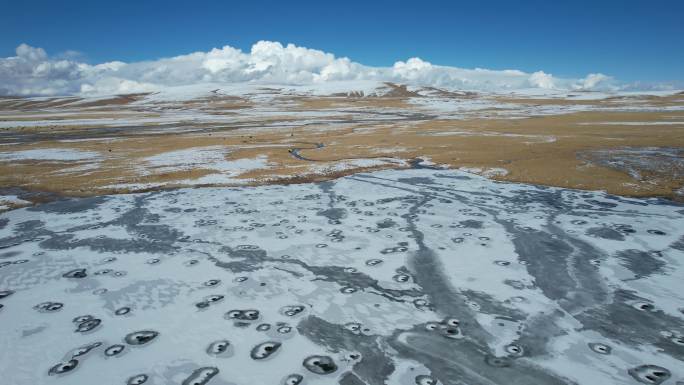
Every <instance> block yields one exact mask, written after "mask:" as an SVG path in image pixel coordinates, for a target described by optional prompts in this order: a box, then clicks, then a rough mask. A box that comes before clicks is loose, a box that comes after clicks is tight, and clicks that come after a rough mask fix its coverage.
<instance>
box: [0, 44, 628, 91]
mask: <svg viewBox="0 0 684 385" xmlns="http://www.w3.org/2000/svg"><path fill="white" fill-rule="evenodd" d="M79 56H80V55H61V56H60V57H51V56H49V55H48V54H47V53H46V52H45V50H43V49H42V48H35V47H31V46H29V45H26V44H22V45H20V46H19V47H17V49H16V56H11V57H5V58H0V95H68V94H75V95H103V94H120V93H132V92H146V91H155V90H162V89H164V88H165V87H172V86H179V85H191V84H197V83H217V84H220V83H224V84H225V83H243V82H250V83H260V84H282V85H307V84H317V83H325V82H331V81H336V82H337V81H346V80H373V81H391V82H397V83H403V84H409V85H416V86H434V87H443V88H449V89H464V90H487V91H506V90H516V89H524V88H543V89H567V90H579V89H589V90H594V89H601V90H612V89H617V88H619V87H620V84H619V83H618V82H617V81H615V79H613V78H611V77H609V76H606V75H603V74H589V75H587V76H586V77H585V78H582V79H565V78H557V77H554V76H553V75H551V74H548V73H546V72H543V71H537V72H534V73H526V72H523V71H518V70H488V69H482V68H475V69H465V68H458V67H450V66H439V65H434V64H432V63H429V62H427V61H425V60H422V59H420V58H416V57H414V58H410V59H408V60H406V61H398V62H396V63H394V65H393V66H391V67H371V66H365V65H363V64H360V63H357V62H354V61H352V60H350V59H349V58H346V57H342V58H338V57H335V56H334V55H333V54H331V53H327V52H323V51H320V50H315V49H310V48H305V47H299V46H296V45H294V44H288V45H282V44H281V43H278V42H272V41H259V42H257V43H256V44H254V45H253V46H252V48H251V50H250V51H249V52H243V51H242V50H240V49H237V48H233V47H231V46H224V47H222V48H214V49H212V50H210V51H208V52H194V53H190V54H186V55H180V56H175V57H170V58H162V59H158V60H151V61H141V62H132V63H125V62H121V61H113V62H107V63H100V64H96V65H91V64H86V63H82V62H79V61H78V57H79Z"/></svg>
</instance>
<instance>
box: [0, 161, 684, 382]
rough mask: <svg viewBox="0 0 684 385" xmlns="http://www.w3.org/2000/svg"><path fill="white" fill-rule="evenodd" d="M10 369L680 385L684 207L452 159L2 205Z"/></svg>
mask: <svg viewBox="0 0 684 385" xmlns="http://www.w3.org/2000/svg"><path fill="white" fill-rule="evenodd" d="M0 247H1V249H0V291H1V292H0V306H1V307H0V346H2V349H1V350H0V373H1V374H0V377H1V380H0V383H2V384H13V385H24V384H26V385H29V384H31V385H36V384H70V385H77V384H100V383H102V382H101V379H103V378H107V379H108V380H109V381H110V382H108V384H110V383H111V384H143V383H144V384H155V385H163V384H183V385H189V384H197V385H199V384H210V385H227V384H337V383H339V384H342V385H355V384H368V385H376V384H385V383H387V384H406V385H413V384H444V385H446V384H469V385H474V384H520V385H534V384H571V383H579V384H637V383H639V382H641V383H645V384H660V383H665V384H673V385H674V384H681V382H680V381H684V365H683V364H682V360H684V294H683V293H684V269H683V268H682V261H684V206H678V205H675V204H673V203H671V202H668V201H664V200H657V199H648V200H642V199H633V198H621V197H617V196H610V195H606V194H604V193H594V192H586V191H576V190H565V189H559V188H545V187H537V186H530V185H521V184H512V183H497V182H493V181H490V180H488V179H485V178H482V177H478V176H474V175H470V174H466V173H462V172H458V171H445V170H430V169H414V170H402V171H380V172H374V173H366V174H356V175H352V176H349V177H345V178H341V179H338V180H335V181H331V182H323V183H318V184H299V185H288V186H262V187H250V188H204V189H181V190H170V191H160V192H152V193H141V194H131V195H115V196H103V197H94V198H84V199H73V200H63V201H56V202H52V203H48V204H44V205H40V206H36V207H32V208H24V209H17V210H13V211H9V212H6V213H3V214H0Z"/></svg>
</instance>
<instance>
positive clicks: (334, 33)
mask: <svg viewBox="0 0 684 385" xmlns="http://www.w3.org/2000/svg"><path fill="white" fill-rule="evenodd" d="M1 9H2V12H0V25H2V28H1V31H2V33H0V56H2V57H5V56H13V55H14V49H15V48H16V46H17V45H19V44H20V43H27V44H30V45H32V46H36V47H42V48H45V49H46V50H47V51H48V52H49V53H50V54H52V55H54V54H59V53H62V52H65V51H68V50H75V51H79V52H81V53H82V54H83V57H82V58H81V60H85V61H87V62H90V63H98V62H103V61H110V60H123V61H139V60H146V59H156V58H160V57H168V56H175V55H179V54H184V53H189V52H193V51H207V50H209V49H211V48H213V47H221V46H224V45H231V46H234V47H238V48H241V49H243V50H249V48H250V47H251V45H252V44H253V43H255V42H256V41H258V40H273V41H280V42H282V43H295V44H297V45H300V46H305V47H309V48H316V49H321V50H323V51H326V52H331V53H334V54H335V55H337V56H347V57H349V58H351V59H352V60H353V61H356V62H360V63H363V64H366V65H374V66H389V65H392V64H393V63H394V62H395V61H397V60H405V59H407V58H409V57H413V56H418V57H420V58H422V59H424V60H427V61H430V62H432V63H434V64H441V65H450V66H459V67H465V68H472V67H483V68H491V69H509V68H510V69H520V70H524V71H527V72H532V71H536V70H544V71H546V72H550V73H553V74H554V75H556V76H566V77H577V76H584V75H586V74H587V73H590V72H602V73H606V74H609V75H612V76H615V77H616V78H618V79H621V80H623V81H637V80H641V81H647V82H658V81H675V82H678V83H680V82H681V81H682V80H684V21H683V20H684V1H657V0H655V1H632V0H622V1H611V0H606V1H591V2H590V1H579V0H578V1H552V0H547V1H477V2H476V1H468V2H459V1H411V2H408V1H370V0H366V1H350V0H347V1H339V2H325V1H262V0H250V1H248V2H245V1H235V2H229V1H220V2H219V1H192V2H190V1H186V2H181V1H171V0H167V1H122V0H119V1H68V0H64V1H54V0H49V1H10V0H3V1H2V8H1Z"/></svg>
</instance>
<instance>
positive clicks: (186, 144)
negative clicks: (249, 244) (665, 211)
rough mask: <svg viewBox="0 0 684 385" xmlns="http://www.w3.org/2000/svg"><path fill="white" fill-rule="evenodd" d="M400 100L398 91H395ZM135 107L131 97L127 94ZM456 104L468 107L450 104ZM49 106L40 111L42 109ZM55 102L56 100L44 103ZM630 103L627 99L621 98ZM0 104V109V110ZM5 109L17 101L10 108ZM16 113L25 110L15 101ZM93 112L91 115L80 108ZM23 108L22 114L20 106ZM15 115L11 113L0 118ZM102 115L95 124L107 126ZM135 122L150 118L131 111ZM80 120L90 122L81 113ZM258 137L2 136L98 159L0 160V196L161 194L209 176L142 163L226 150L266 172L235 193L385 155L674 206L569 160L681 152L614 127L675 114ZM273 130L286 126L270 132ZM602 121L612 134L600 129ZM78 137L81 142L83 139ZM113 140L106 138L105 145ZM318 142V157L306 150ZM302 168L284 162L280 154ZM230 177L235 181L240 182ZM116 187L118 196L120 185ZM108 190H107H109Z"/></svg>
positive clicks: (648, 184) (670, 179)
mask: <svg viewBox="0 0 684 385" xmlns="http://www.w3.org/2000/svg"><path fill="white" fill-rule="evenodd" d="M395 91H396V94H397V95H396V96H392V95H390V96H387V97H374V98H372V97H364V98H359V97H342V96H330V97H304V96H287V97H285V96H284V97H282V98H281V99H280V100H279V102H280V103H282V102H285V103H289V105H291V106H292V107H291V109H292V110H294V111H325V110H329V109H344V108H349V107H354V108H358V107H363V108H369V109H373V108H375V109H378V108H379V109H382V108H393V109H401V110H407V111H409V110H412V111H415V110H416V109H415V106H413V105H412V104H411V103H410V99H409V98H408V96H407V95H404V94H403V92H405V91H406V90H405V89H403V90H402V89H398V90H395ZM406 92H408V91H406ZM136 97H138V96H136ZM136 97H132V98H130V99H125V98H123V99H117V100H116V101H106V102H104V103H105V105H108V106H111V105H112V104H114V103H121V110H120V111H125V112H130V111H131V110H130V109H129V108H128V104H130V102H131V101H132V100H136V99H135V98H136ZM459 97H469V98H470V97H474V96H473V95H465V96H464V95H460V96H459ZM682 98H683V96H681V95H679V96H677V95H675V96H671V97H664V98H647V99H646V100H645V101H643V102H644V103H648V104H649V105H659V106H670V105H682V104H684V102H683V101H682V100H681V99H682ZM495 100H497V101H499V102H505V103H519V104H527V105H529V104H537V105H541V104H555V105H564V104H582V105H592V104H595V105H596V106H604V105H606V104H615V103H623V102H625V100H624V99H619V100H603V101H585V100H572V99H563V100H556V99H524V98H507V97H506V98H505V97H495ZM48 102H51V101H45V103H48ZM52 102H55V103H56V101H52ZM627 102H629V103H634V101H632V100H627ZM1 103H10V102H9V101H2V102H0V104H1ZM13 103H15V104H16V103H18V102H16V101H14V102H13ZM20 104H21V105H22V106H25V105H26V103H23V104H22V103H20ZM188 106H191V107H192V108H201V109H202V110H206V111H211V113H214V114H217V115H220V114H225V113H231V111H233V110H237V109H245V108H251V107H253V105H252V104H251V102H250V101H247V100H245V99H242V98H232V97H211V98H207V100H195V101H191V102H188V103H185V108H188ZM91 107H98V106H91ZM22 108H24V107H22ZM5 109H6V110H7V109H10V110H13V111H14V110H16V106H15V107H7V108H5ZM113 111H116V110H112V109H108V110H107V112H106V113H104V112H103V113H101V115H98V116H102V117H111V116H116V112H113ZM137 113H138V114H140V115H138V116H154V114H150V113H145V112H137ZM84 116H87V117H90V115H84ZM250 119H251V120H250V122H253V123H254V122H255V123H256V126H257V127H258V125H259V123H263V127H258V128H239V127H238V128H236V127H235V126H233V125H231V124H207V123H188V126H189V127H190V128H203V129H205V130H204V131H202V132H200V133H188V132H182V131H177V130H169V131H168V132H164V130H163V129H160V130H157V131H155V132H154V133H146V132H145V131H141V132H136V133H135V134H131V133H128V132H125V131H124V133H122V134H121V135H109V137H104V136H103V134H102V133H99V132H98V131H97V128H98V127H83V126H71V127H70V126H57V127H35V128H23V129H12V130H15V131H17V132H20V131H21V132H23V133H27V132H29V133H34V132H35V133H45V132H48V133H57V134H54V135H52V134H51V135H48V136H47V137H41V139H40V140H35V141H30V142H27V143H22V144H15V145H11V146H0V151H2V152H5V151H19V150H27V149H39V148H69V149H75V150H86V151H97V152H99V153H100V154H101V158H100V159H99V162H98V163H97V167H96V168H95V169H93V170H88V171H84V172H65V168H67V167H70V166H73V165H66V164H64V163H60V162H38V161H14V162H0V187H9V186H12V187H15V186H17V187H23V188H27V189H32V190H41V191H51V192H57V193H61V194H67V195H94V194H102V193H116V192H127V191H130V190H142V189H146V188H147V187H146V186H150V187H151V188H157V187H158V186H164V187H173V186H181V185H187V184H192V183H189V182H188V181H192V180H196V179H198V178H200V177H203V176H206V175H210V174H212V173H215V172H216V170H212V169H211V168H210V167H207V168H205V167H202V166H199V167H197V168H196V169H193V170H178V171H174V170H171V171H168V170H167V171H166V172H159V171H158V170H155V169H152V168H149V167H148V166H147V164H146V161H145V158H147V157H150V156H154V155H157V154H161V153H164V152H169V151H177V150H183V149H189V148H202V147H210V146H225V147H226V148H227V149H229V150H230V153H229V155H228V160H235V159H253V158H256V157H266V158H267V159H268V163H269V167H268V168H265V169H256V170H249V171H247V172H245V173H244V174H242V175H239V176H237V177H236V178H238V182H237V183H240V184H261V183H296V182H302V181H311V180H321V179H326V178H333V177H338V176H340V175H346V174H350V173H352V172H358V171H363V170H367V169H376V168H378V167H380V168H382V167H401V166H396V165H395V166H392V165H387V166H378V167H371V168H347V169H344V170H341V171H340V170H338V171H335V172H331V173H325V172H321V171H320V170H323V169H325V167H323V166H330V167H332V166H335V165H338V164H341V163H346V162H347V161H348V160H351V159H368V158H379V157H393V158H399V159H404V160H410V159H415V158H418V157H428V158H430V159H431V160H432V161H433V162H435V163H438V164H443V165H447V166H449V167H451V168H460V167H470V168H481V169H491V168H503V169H505V170H507V171H508V173H507V174H506V175H498V176H495V177H494V178H495V179H500V180H507V181H514V182H525V183H536V184H543V185H551V186H560V187H569V188H580V189H589V190H606V191H609V192H611V193H616V194H622V195H634V196H655V195H657V196H666V197H676V195H675V194H674V191H675V190H677V189H679V188H681V187H682V186H683V185H684V180H683V179H682V178H681V176H677V175H674V174H672V175H671V174H668V172H667V170H663V172H658V173H645V174H644V175H645V176H646V177H645V178H643V179H641V180H636V179H633V178H632V177H631V176H630V175H628V174H627V173H626V172H622V171H619V170H615V169H610V168H606V167H603V166H600V165H598V164H588V163H587V162H586V161H585V160H583V159H582V158H580V157H578V153H582V152H584V151H589V150H597V149H613V148H621V147H680V148H684V125H683V124H663V125H657V124H655V125H653V124H649V125H645V126H639V125H626V124H621V122H650V123H654V122H664V123H668V122H669V123H671V122H682V121H684V112H683V111H676V110H675V111H666V112H606V111H593V112H578V113H571V114H560V115H550V116H538V117H529V118H525V119H504V118H501V119H489V118H487V119H485V118H480V117H470V118H467V119H464V120H439V119H436V120H426V121H415V122H409V121H383V122H378V123H373V124H363V125H361V124H358V125H355V124H353V121H352V123H351V124H345V125H339V124H331V125H301V126H298V125H296V123H297V117H293V116H287V117H278V116H271V117H268V118H262V119H261V120H260V119H259V118H250ZM274 121H281V122H290V123H294V124H295V127H294V128H278V127H273V126H271V125H270V124H271V123H273V122H274ZM606 122H612V123H614V124H603V123H606ZM60 132H61V133H67V132H68V133H73V132H78V133H79V135H81V136H85V137H87V138H88V139H89V140H87V141H78V142H62V141H59V140H57V139H58V138H60V134H59V133H60ZM89 133H93V134H92V135H90V136H89ZM111 136H115V137H116V138H115V140H111ZM316 143H322V144H323V145H324V147H323V148H316V147H317V146H316ZM295 148H297V149H300V150H299V153H300V155H302V156H303V157H305V158H307V159H311V160H312V161H304V160H300V159H296V158H295V157H294V156H293V155H292V153H291V150H292V149H295ZM240 179H241V180H240ZM127 185H128V187H127ZM111 186H116V187H111Z"/></svg>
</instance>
